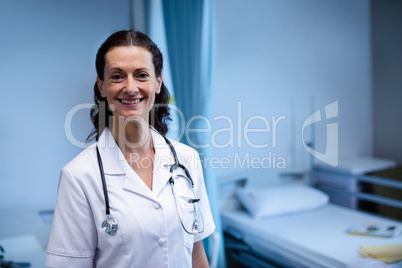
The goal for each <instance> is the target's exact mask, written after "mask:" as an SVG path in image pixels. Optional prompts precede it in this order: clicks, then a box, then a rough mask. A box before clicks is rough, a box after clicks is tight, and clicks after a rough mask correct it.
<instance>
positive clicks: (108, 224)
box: [96, 137, 204, 235]
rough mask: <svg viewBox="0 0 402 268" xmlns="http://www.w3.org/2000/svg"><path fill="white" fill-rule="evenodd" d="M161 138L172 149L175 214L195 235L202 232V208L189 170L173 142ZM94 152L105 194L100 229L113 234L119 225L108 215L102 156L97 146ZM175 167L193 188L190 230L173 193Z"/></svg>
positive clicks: (107, 197)
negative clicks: (198, 215)
mask: <svg viewBox="0 0 402 268" xmlns="http://www.w3.org/2000/svg"><path fill="white" fill-rule="evenodd" d="M163 138H164V139H165V141H166V143H167V144H168V145H169V147H170V150H171V151H172V154H173V157H174V164H173V165H172V166H171V167H170V173H172V176H171V177H170V179H169V183H170V185H171V188H172V194H173V197H174V200H175V206H176V211H177V214H178V216H179V219H180V224H181V226H182V227H183V229H184V231H185V232H186V233H188V234H191V235H197V234H199V233H202V232H204V215H203V213H202V209H201V206H200V199H199V198H198V197H197V191H196V190H195V188H194V181H193V179H192V178H191V175H190V172H189V171H188V170H187V168H186V167H185V166H184V165H182V164H181V163H180V162H179V158H178V156H177V153H176V150H175V149H174V147H173V144H172V143H171V142H170V141H169V140H168V139H167V138H166V137H163ZM96 153H97V157H98V165H99V171H100V175H101V179H102V186H103V194H104V196H105V206H106V219H105V220H104V221H103V222H102V230H103V231H105V233H107V234H109V235H115V234H116V233H117V230H118V228H119V225H118V222H117V220H116V219H115V218H113V217H112V216H111V215H110V207H109V195H108V191H107V186H106V179H105V173H104V171H103V164H102V158H101V156H100V153H99V149H98V146H96ZM176 168H181V169H182V170H183V171H184V173H185V174H186V176H181V177H184V178H186V180H187V181H188V183H189V184H190V186H191V188H192V190H193V193H194V198H192V199H188V200H187V202H188V203H190V204H192V205H193V208H194V210H193V213H194V214H193V216H194V219H193V222H192V230H191V231H188V230H187V228H186V226H185V225H184V223H183V220H182V215H181V209H179V206H180V208H181V205H180V202H178V201H177V196H176V193H175V187H174V179H173V171H174V170H175V169H176ZM178 203H179V204H178ZM197 207H198V210H199V212H200V216H201V221H202V228H199V225H198V221H197Z"/></svg>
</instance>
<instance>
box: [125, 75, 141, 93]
mask: <svg viewBox="0 0 402 268" xmlns="http://www.w3.org/2000/svg"><path fill="white" fill-rule="evenodd" d="M124 93H126V94H129V95H136V94H137V93H138V87H137V83H136V81H135V79H134V77H131V76H129V77H128V78H127V81H126V85H125V87H124Z"/></svg>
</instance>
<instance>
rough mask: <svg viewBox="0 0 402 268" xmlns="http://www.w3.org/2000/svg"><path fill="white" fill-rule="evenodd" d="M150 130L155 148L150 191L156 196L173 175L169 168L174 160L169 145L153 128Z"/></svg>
mask: <svg viewBox="0 0 402 268" xmlns="http://www.w3.org/2000/svg"><path fill="white" fill-rule="evenodd" d="M151 130H152V131H151V133H152V140H153V143H154V148H155V156H154V174H153V182H152V189H153V192H154V193H155V194H156V195H159V193H160V192H161V191H162V189H163V188H164V187H165V186H166V185H167V182H168V181H169V179H170V177H172V175H173V174H172V173H171V172H170V167H171V166H172V165H173V164H174V158H173V154H172V152H171V150H170V147H169V145H168V144H167V143H166V141H165V139H164V138H163V137H162V135H160V134H159V133H158V132H157V131H156V130H155V129H153V128H151Z"/></svg>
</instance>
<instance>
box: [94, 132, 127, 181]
mask: <svg viewBox="0 0 402 268" xmlns="http://www.w3.org/2000/svg"><path fill="white" fill-rule="evenodd" d="M97 145H98V148H99V153H100V155H101V157H102V163H103V170H104V172H105V174H108V175H124V174H126V173H127V169H128V164H127V161H126V159H125V158H124V156H123V153H122V152H121V150H120V148H119V146H118V145H117V144H116V141H115V140H114V138H113V135H112V133H111V132H110V130H109V129H108V128H105V130H104V131H103V132H102V135H101V136H100V137H99V140H98V143H97Z"/></svg>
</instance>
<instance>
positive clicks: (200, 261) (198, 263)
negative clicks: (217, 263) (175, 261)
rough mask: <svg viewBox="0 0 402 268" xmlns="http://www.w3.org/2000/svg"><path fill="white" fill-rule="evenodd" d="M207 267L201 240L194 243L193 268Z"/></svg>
mask: <svg viewBox="0 0 402 268" xmlns="http://www.w3.org/2000/svg"><path fill="white" fill-rule="evenodd" d="M206 267H209V264H208V259H207V255H206V254H205V250H204V245H203V244H202V241H198V242H195V243H194V247H193V268H206Z"/></svg>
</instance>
